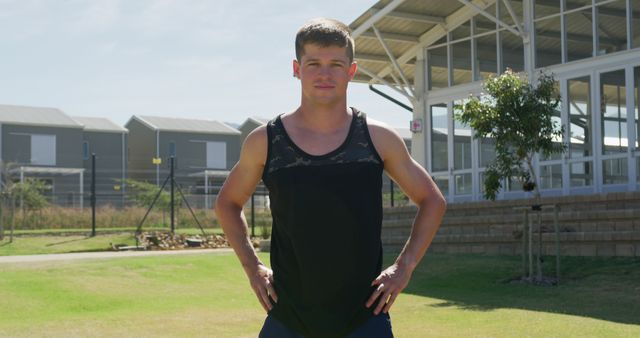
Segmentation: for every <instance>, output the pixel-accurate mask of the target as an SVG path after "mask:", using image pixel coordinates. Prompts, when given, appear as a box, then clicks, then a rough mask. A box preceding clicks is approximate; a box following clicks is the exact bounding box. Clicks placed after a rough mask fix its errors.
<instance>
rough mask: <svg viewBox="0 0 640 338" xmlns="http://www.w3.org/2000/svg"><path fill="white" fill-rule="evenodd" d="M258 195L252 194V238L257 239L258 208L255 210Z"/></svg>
mask: <svg viewBox="0 0 640 338" xmlns="http://www.w3.org/2000/svg"><path fill="white" fill-rule="evenodd" d="M255 197H256V194H255V193H253V194H251V237H256V208H255V205H256V203H255Z"/></svg>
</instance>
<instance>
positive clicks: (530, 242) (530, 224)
mask: <svg viewBox="0 0 640 338" xmlns="http://www.w3.org/2000/svg"><path fill="white" fill-rule="evenodd" d="M527 223H528V226H529V229H528V230H529V231H528V233H529V234H528V238H527V240H528V241H529V247H528V248H527V249H529V278H530V279H531V278H533V245H532V244H533V224H532V223H533V221H532V217H529V219H528V222H527Z"/></svg>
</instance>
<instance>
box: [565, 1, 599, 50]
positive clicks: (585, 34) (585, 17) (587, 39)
mask: <svg viewBox="0 0 640 338" xmlns="http://www.w3.org/2000/svg"><path fill="white" fill-rule="evenodd" d="M592 25H593V21H592V19H591V9H585V10H582V11H578V12H573V13H569V14H567V15H565V26H566V35H565V41H566V43H567V61H575V60H581V59H586V58H589V57H591V56H593V28H592Z"/></svg>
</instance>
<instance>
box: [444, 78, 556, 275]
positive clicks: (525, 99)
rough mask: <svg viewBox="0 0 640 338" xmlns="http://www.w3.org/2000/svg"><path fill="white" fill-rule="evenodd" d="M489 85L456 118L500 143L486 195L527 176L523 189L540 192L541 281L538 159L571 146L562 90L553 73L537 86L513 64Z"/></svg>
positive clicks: (459, 109)
mask: <svg viewBox="0 0 640 338" xmlns="http://www.w3.org/2000/svg"><path fill="white" fill-rule="evenodd" d="M484 90H485V92H486V93H485V95H483V96H481V97H479V98H478V97H471V98H470V100H469V101H468V102H466V103H464V104H461V105H456V106H455V107H454V109H455V110H456V115H455V117H456V119H458V120H459V121H460V122H462V123H465V124H467V125H469V126H471V128H473V130H474V132H475V133H474V137H475V138H491V139H493V140H494V142H495V152H496V157H495V159H494V160H493V161H492V162H491V163H490V164H489V165H488V166H487V169H486V171H485V181H484V187H485V189H484V190H485V193H484V196H485V198H487V199H490V200H495V198H496V195H497V193H498V191H500V189H501V188H502V182H504V181H505V180H510V179H517V180H519V181H521V182H522V187H523V190H525V191H534V194H533V203H534V204H533V206H532V209H534V210H536V211H538V233H539V239H538V252H537V256H538V257H537V277H538V278H537V281H539V282H541V281H542V268H541V265H542V258H541V255H542V231H541V218H540V217H541V216H540V212H539V211H540V188H539V184H538V179H537V175H536V172H535V167H534V165H533V161H534V157H535V156H536V154H540V155H541V156H543V157H544V158H547V157H549V156H551V155H553V154H557V153H562V152H564V151H565V150H566V148H567V146H566V145H565V144H564V143H563V142H562V141H561V140H562V135H563V133H564V127H563V126H562V125H560V126H558V125H557V123H556V122H555V121H554V120H553V117H554V116H556V117H557V116H560V112H559V111H558V106H559V105H560V94H559V91H558V89H557V86H556V82H555V80H554V78H553V76H551V75H548V74H545V73H541V74H540V76H539V77H538V82H537V85H535V86H534V85H532V84H530V83H529V80H528V79H527V77H526V76H525V75H519V74H516V73H513V72H512V71H511V70H510V69H507V70H506V71H505V72H504V74H502V75H500V76H497V77H492V78H489V79H488V80H486V81H485V83H484ZM556 231H557V229H556ZM524 235H526V234H524ZM556 236H557V233H556ZM523 250H524V248H523ZM529 252H530V255H529V262H532V258H531V250H530V251H529ZM558 259H559V258H558ZM531 265H532V264H530V266H531ZM529 277H530V278H532V276H529ZM530 280H531V279H530Z"/></svg>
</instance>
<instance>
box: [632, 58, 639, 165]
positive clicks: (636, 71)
mask: <svg viewBox="0 0 640 338" xmlns="http://www.w3.org/2000/svg"><path fill="white" fill-rule="evenodd" d="M633 86H634V87H633V95H634V96H635V100H634V102H635V107H634V109H633V110H634V111H635V113H634V114H635V127H636V142H635V143H636V146H635V148H636V150H638V148H640V146H639V143H640V109H638V108H639V107H640V102H638V100H640V67H636V68H634V69H633ZM638 171H639V172H640V167H638Z"/></svg>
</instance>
